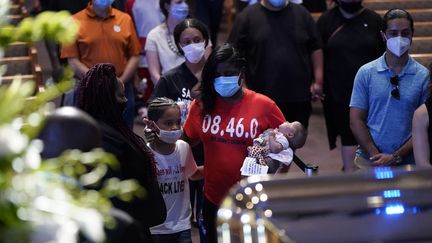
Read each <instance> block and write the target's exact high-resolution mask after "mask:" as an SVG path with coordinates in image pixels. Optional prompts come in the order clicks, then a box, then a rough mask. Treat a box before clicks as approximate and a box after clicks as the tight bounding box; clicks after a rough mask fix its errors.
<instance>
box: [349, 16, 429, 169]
mask: <svg viewBox="0 0 432 243" xmlns="http://www.w3.org/2000/svg"><path fill="white" fill-rule="evenodd" d="M413 34H414V23H413V18H412V17H411V15H410V14H409V13H408V12H407V11H405V10H403V9H391V10H389V11H388V12H387V13H386V14H385V15H384V17H383V25H382V31H381V35H382V37H383V40H384V41H385V42H386V52H385V53H384V55H382V56H381V57H379V58H378V59H376V60H374V61H372V62H369V63H367V64H365V65H363V66H362V67H361V68H360V69H359V71H358V72H357V75H356V77H355V79H354V87H353V91H352V95H351V102H350V127H351V130H352V132H353V134H354V137H355V138H356V140H357V142H358V143H359V147H358V149H357V152H356V157H355V160H354V163H355V165H356V166H357V167H359V168H365V167H372V166H392V165H404V164H414V155H413V145H412V138H411V126H412V124H411V121H412V118H413V114H414V111H415V110H416V109H417V107H419V106H420V105H421V104H423V103H424V102H425V101H426V98H427V86H428V83H429V71H428V69H427V68H426V67H424V66H422V65H421V64H419V63H418V62H417V61H415V60H414V59H413V58H412V57H410V56H409V54H408V49H409V48H410V45H411V43H412V37H413Z"/></svg>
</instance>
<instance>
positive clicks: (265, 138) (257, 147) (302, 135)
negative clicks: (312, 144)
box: [242, 121, 307, 171]
mask: <svg viewBox="0 0 432 243" xmlns="http://www.w3.org/2000/svg"><path fill="white" fill-rule="evenodd" d="M306 137H307V131H306V129H305V128H304V126H303V125H302V124H301V123H300V122H297V121H295V122H284V123H282V124H281V125H280V126H279V128H275V129H267V130H265V131H264V132H263V133H262V134H260V135H259V136H258V137H257V138H255V139H254V141H253V145H252V146H249V147H248V148H247V150H248V157H246V159H245V161H244V163H243V164H244V165H245V163H247V161H250V160H251V159H254V160H255V162H256V163H258V164H260V165H263V166H267V165H268V162H270V161H273V160H276V161H278V162H281V163H283V164H285V165H289V164H290V163H291V161H292V159H293V150H295V149H298V148H301V147H303V145H304V144H305V142H306ZM273 166H274V165H273ZM242 169H243V168H242ZM271 170H272V171H273V170H274V169H271Z"/></svg>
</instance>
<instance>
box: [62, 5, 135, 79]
mask: <svg viewBox="0 0 432 243" xmlns="http://www.w3.org/2000/svg"><path fill="white" fill-rule="evenodd" d="M73 18H74V19H75V20H76V21H78V22H79V24H80V28H79V31H78V37H77V40H76V41H75V44H73V45H71V46H63V48H62V50H61V57H62V58H78V59H79V60H80V61H81V62H82V63H83V64H84V65H86V66H87V67H89V68H90V67H92V66H93V65H95V64H97V63H112V64H114V66H115V68H116V73H117V76H120V75H121V74H122V73H123V71H124V69H125V67H126V64H127V62H128V60H129V58H130V57H132V56H138V55H139V53H140V51H141V49H142V48H141V46H140V43H139V40H138V37H137V34H136V32H135V27H134V25H133V22H132V19H131V17H130V16H129V15H128V14H126V13H123V12H121V11H119V10H117V9H115V8H111V7H110V9H109V16H108V17H107V18H106V19H102V18H100V17H98V16H97V15H96V14H95V13H94V11H93V8H92V4H91V3H89V4H88V5H87V8H86V9H84V10H81V11H80V12H78V13H76V14H74V15H73Z"/></svg>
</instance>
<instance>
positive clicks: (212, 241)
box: [203, 196, 219, 243]
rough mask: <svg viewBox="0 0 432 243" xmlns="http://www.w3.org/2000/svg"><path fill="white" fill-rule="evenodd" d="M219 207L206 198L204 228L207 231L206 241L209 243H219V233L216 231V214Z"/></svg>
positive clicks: (204, 203)
mask: <svg viewBox="0 0 432 243" xmlns="http://www.w3.org/2000/svg"><path fill="white" fill-rule="evenodd" d="M218 209H219V207H218V206H217V205H215V204H213V203H212V202H210V201H209V200H208V199H207V198H206V197H205V196H204V202H203V218H204V226H205V229H206V239H207V243H216V242H217V231H216V214H217V210H218Z"/></svg>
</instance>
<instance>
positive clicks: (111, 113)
mask: <svg viewBox="0 0 432 243" xmlns="http://www.w3.org/2000/svg"><path fill="white" fill-rule="evenodd" d="M118 82H119V81H118V79H117V77H116V72H115V68H114V65H112V64H110V63H100V64H96V65H94V66H93V67H92V68H90V70H89V71H88V72H87V73H86V74H85V76H84V77H83V79H82V80H81V82H80V84H79V86H78V103H77V106H78V108H80V109H82V110H84V111H85V112H87V113H88V114H90V115H91V116H92V117H93V118H95V119H96V120H99V121H102V122H104V123H106V124H108V125H110V126H111V127H113V128H114V129H116V130H118V131H119V132H120V133H121V134H122V135H123V136H124V137H126V139H127V140H128V141H131V142H132V143H133V144H134V145H135V146H137V147H138V148H139V149H141V151H142V152H143V153H144V154H146V155H147V157H148V158H149V160H150V165H151V168H150V170H148V173H149V175H151V176H155V175H156V173H155V172H156V164H155V160H154V157H153V154H152V153H151V152H150V149H149V148H148V147H147V145H146V143H145V141H144V139H142V138H141V137H140V136H138V135H136V134H135V133H134V132H133V131H132V130H131V129H130V128H129V127H128V126H127V125H126V123H125V122H124V120H123V116H122V114H123V110H122V109H120V108H119V104H118V101H117V99H116V91H117V90H118V86H119V84H118Z"/></svg>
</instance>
